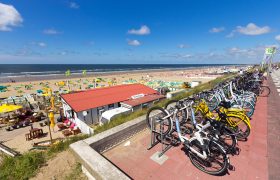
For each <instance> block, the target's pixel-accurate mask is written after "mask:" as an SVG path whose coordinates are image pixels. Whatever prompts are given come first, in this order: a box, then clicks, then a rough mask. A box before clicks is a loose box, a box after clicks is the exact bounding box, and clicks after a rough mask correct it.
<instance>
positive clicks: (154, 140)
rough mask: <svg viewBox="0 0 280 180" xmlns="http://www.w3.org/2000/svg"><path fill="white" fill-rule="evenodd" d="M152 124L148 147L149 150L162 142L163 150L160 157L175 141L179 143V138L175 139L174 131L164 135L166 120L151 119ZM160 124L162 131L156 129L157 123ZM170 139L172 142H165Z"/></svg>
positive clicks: (159, 155)
mask: <svg viewBox="0 0 280 180" xmlns="http://www.w3.org/2000/svg"><path fill="white" fill-rule="evenodd" d="M150 124H151V141H150V146H149V147H148V150H150V149H152V148H153V147H155V146H156V145H157V144H159V143H160V144H161V152H160V153H159V154H158V157H161V156H162V155H163V154H164V153H165V152H166V151H168V150H169V149H170V148H171V147H172V146H173V145H172V144H173V143H177V142H178V140H176V139H175V137H174V136H172V132H174V131H172V132H171V133H170V134H167V135H164V134H163V130H164V129H163V128H164V125H163V124H164V121H163V120H162V119H154V118H151V119H150ZM157 124H159V125H160V132H157V131H156V129H155V128H156V125H157ZM167 139H169V140H170V142H171V143H170V144H165V143H164V142H165V140H167Z"/></svg>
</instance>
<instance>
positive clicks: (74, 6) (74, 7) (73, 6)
mask: <svg viewBox="0 0 280 180" xmlns="http://www.w3.org/2000/svg"><path fill="white" fill-rule="evenodd" d="M69 7H70V8H72V9H79V8H80V6H79V5H78V4H77V3H75V2H70V3H69Z"/></svg>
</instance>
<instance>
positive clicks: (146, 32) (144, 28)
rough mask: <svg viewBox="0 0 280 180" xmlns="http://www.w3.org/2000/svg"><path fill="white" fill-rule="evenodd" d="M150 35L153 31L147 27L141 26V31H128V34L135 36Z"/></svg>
mask: <svg viewBox="0 0 280 180" xmlns="http://www.w3.org/2000/svg"><path fill="white" fill-rule="evenodd" d="M150 33H151V30H150V28H149V27H148V26H146V25H143V26H141V27H140V29H131V30H128V34H134V35H148V34H150Z"/></svg>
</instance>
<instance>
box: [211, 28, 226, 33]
mask: <svg viewBox="0 0 280 180" xmlns="http://www.w3.org/2000/svg"><path fill="white" fill-rule="evenodd" d="M224 30H225V28H224V27H213V28H212V29H210V30H209V32H210V33H219V32H222V31H224Z"/></svg>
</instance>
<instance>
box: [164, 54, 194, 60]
mask: <svg viewBox="0 0 280 180" xmlns="http://www.w3.org/2000/svg"><path fill="white" fill-rule="evenodd" d="M161 57H166V58H176V59H190V58H193V57H194V56H193V55H192V54H181V53H161Z"/></svg>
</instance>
